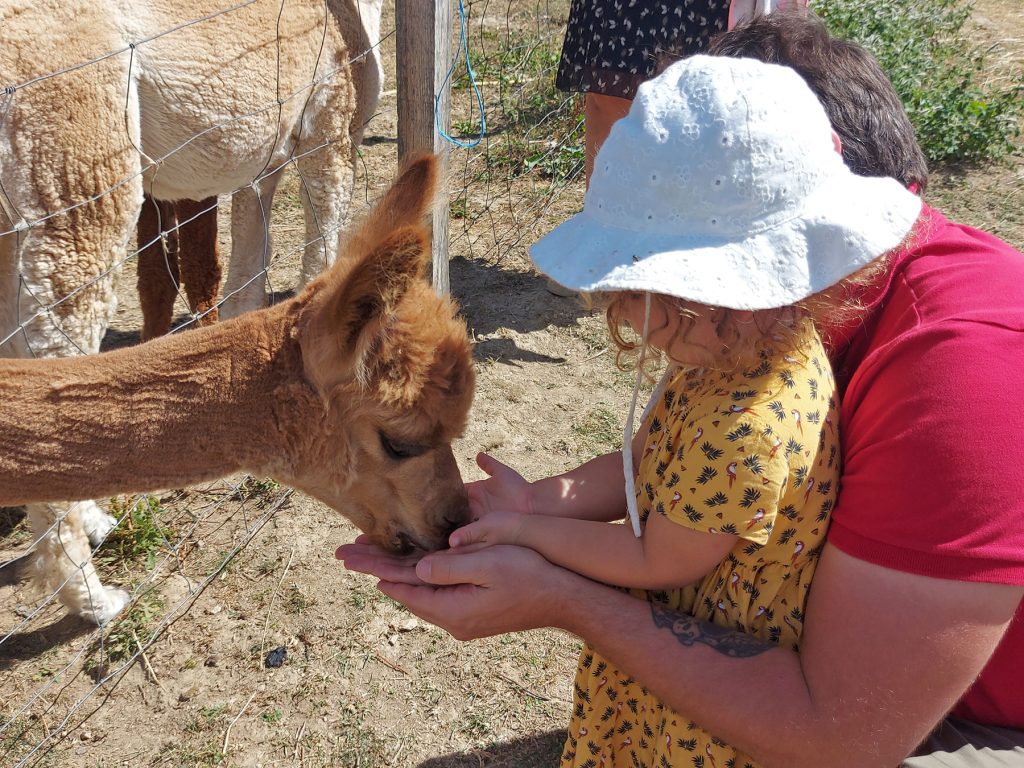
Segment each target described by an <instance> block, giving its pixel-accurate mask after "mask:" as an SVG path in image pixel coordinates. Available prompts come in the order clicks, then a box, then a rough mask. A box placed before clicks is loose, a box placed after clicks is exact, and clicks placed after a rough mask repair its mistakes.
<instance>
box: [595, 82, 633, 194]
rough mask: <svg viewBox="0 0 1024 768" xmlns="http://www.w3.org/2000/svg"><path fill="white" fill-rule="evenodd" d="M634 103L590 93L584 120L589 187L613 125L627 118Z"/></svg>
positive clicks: (616, 97) (615, 97)
mask: <svg viewBox="0 0 1024 768" xmlns="http://www.w3.org/2000/svg"><path fill="white" fill-rule="evenodd" d="M632 103H633V102H631V101H630V100H629V99H620V98H619V97H618V96H605V95H603V94H600V93H588V94H587V96H586V106H585V111H584V120H585V125H586V129H587V186H588V187H589V186H590V176H591V175H592V174H593V172H594V158H595V157H597V151H598V150H599V149H600V148H601V145H602V144H604V140H605V139H607V138H608V134H609V133H610V132H611V130H612V124H613V123H614V122H615V121H616V120H618V119H619V118H622V117H625V116H626V114H627V113H628V112H629V107H630V105H631V104H632Z"/></svg>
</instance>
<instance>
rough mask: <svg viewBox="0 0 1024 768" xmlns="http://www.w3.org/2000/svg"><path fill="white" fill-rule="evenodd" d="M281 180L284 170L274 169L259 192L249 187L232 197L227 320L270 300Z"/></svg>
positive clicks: (222, 310)
mask: <svg viewBox="0 0 1024 768" xmlns="http://www.w3.org/2000/svg"><path fill="white" fill-rule="evenodd" d="M280 180H281V173H280V172H278V173H274V174H272V175H270V176H268V177H267V178H265V179H263V180H262V181H260V183H259V192H258V193H257V191H256V190H254V189H252V188H251V187H249V188H246V189H243V190H241V191H239V192H236V193H235V196H234V197H233V198H232V199H231V262H230V264H229V265H228V276H227V279H226V280H225V281H224V288H223V289H222V290H221V296H223V297H224V300H223V302H222V303H221V305H220V317H221V319H223V320H227V319H230V318H232V317H238V316H239V315H240V314H242V313H243V312H248V311H250V310H253V309H260V308H261V307H263V306H265V305H266V303H267V296H266V288H267V272H266V270H267V269H268V268H269V266H270V259H271V257H272V256H273V243H272V242H271V238H270V230H269V226H270V206H271V204H272V203H273V200H274V192H275V191H276V190H277V184H278V182H279V181H280Z"/></svg>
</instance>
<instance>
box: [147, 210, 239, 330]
mask: <svg viewBox="0 0 1024 768" xmlns="http://www.w3.org/2000/svg"><path fill="white" fill-rule="evenodd" d="M161 232H166V233H167V236H166V238H163V237H161V236H160V233H161ZM138 243H139V257H138V265H137V267H136V275H137V278H138V279H137V285H138V289H139V304H140V306H141V309H142V331H141V333H140V337H141V339H142V341H148V340H149V339H153V338H156V337H157V336H163V335H164V334H165V333H167V332H168V331H170V330H171V320H172V319H173V317H174V300H175V299H176V298H177V296H178V291H179V290H180V289H182V288H184V290H185V297H186V299H187V300H188V308H189V311H190V312H192V313H193V314H194V315H195V316H196V324H197V325H198V326H199V327H203V326H205V325H213V323H215V322H217V318H218V316H219V311H218V308H217V293H218V291H219V290H220V277H221V268H220V253H219V249H218V248H217V198H216V197H208V198H206V199H205V200H200V201H199V202H196V201H194V200H178V201H176V202H173V203H172V202H168V201H166V200H154V199H153V198H152V197H150V196H149V195H146V196H145V198H144V199H143V201H142V209H141V210H140V211H139V224H138Z"/></svg>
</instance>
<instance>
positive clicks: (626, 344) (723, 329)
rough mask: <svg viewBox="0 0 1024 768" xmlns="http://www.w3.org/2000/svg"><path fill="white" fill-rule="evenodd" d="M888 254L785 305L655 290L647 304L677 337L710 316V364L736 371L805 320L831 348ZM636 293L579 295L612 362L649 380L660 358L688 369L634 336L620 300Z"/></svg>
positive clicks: (857, 312)
mask: <svg viewBox="0 0 1024 768" xmlns="http://www.w3.org/2000/svg"><path fill="white" fill-rule="evenodd" d="M892 253H893V252H892V251H890V252H889V253H887V254H884V255H882V256H880V257H878V258H877V259H875V260H874V261H872V262H871V263H870V264H868V265H867V266H865V267H863V268H862V269H860V270H859V271H857V272H855V273H853V274H852V275H850V276H848V277H846V278H845V279H843V280H841V281H840V282H838V283H836V284H835V285H833V286H831V287H829V288H827V289H826V290H824V291H821V292H819V293H816V294H813V295H812V296H809V297H808V298H806V299H804V300H803V301H800V302H798V303H796V304H791V305H788V306H785V307H776V308H772V309H758V310H752V311H751V310H748V311H739V310H735V309H729V308H726V307H717V306H710V305H707V304H699V303H697V302H694V301H688V300H686V299H680V298H677V297H675V296H668V295H665V294H657V293H652V294H651V303H652V305H653V304H654V303H655V302H656V303H658V304H659V305H660V306H661V308H662V309H663V310H664V312H665V314H666V316H667V317H678V318H679V328H678V331H677V333H678V335H679V336H680V337H681V338H682V339H685V338H686V337H687V336H688V335H689V333H690V332H691V331H692V330H693V327H694V323H695V320H696V319H697V318H698V317H701V316H708V315H710V319H711V321H712V322H713V323H714V325H715V334H716V336H717V337H718V339H719V341H720V342H721V346H720V348H719V349H718V350H709V351H710V352H711V353H712V355H713V357H714V360H715V364H714V366H713V367H714V368H715V369H716V370H721V371H723V372H731V371H736V370H738V369H740V368H741V367H746V366H749V365H751V364H753V363H755V362H756V360H757V358H758V356H759V355H760V353H761V352H762V351H763V350H764V349H765V348H767V347H769V346H776V345H779V344H781V345H782V346H785V347H788V346H789V344H788V342H789V341H791V340H792V339H794V338H796V337H797V336H798V335H800V332H801V331H803V330H804V329H805V327H806V324H807V323H811V324H813V326H814V328H815V329H816V330H817V331H818V334H819V336H820V337H821V339H822V342H823V344H824V345H825V346H826V348H829V347H830V346H832V341H833V339H834V337H835V335H836V333H837V332H838V331H839V330H841V329H843V328H846V327H848V326H849V325H851V324H852V323H854V322H856V320H857V319H858V317H860V316H861V315H863V314H864V313H865V312H866V311H867V308H868V304H869V301H868V299H869V294H870V293H871V289H872V288H874V287H876V286H877V285H878V284H879V282H880V281H881V280H882V279H883V278H884V277H885V275H886V274H887V270H888V267H889V264H890V263H891V260H892V259H891V256H892ZM636 295H638V294H637V293H635V292H633V293H630V292H623V293H619V292H616V293H604V294H593V295H589V296H585V297H584V298H585V300H586V301H587V304H588V306H591V307H603V309H604V312H605V320H606V322H607V324H608V331H609V333H610V334H611V337H612V342H613V343H614V344H615V347H616V354H615V364H616V366H617V367H618V368H619V369H621V370H627V369H629V368H631V367H633V366H639V367H640V368H641V369H642V370H643V371H644V373H645V374H646V375H647V377H648V378H652V375H651V371H653V370H654V369H655V368H656V367H657V366H658V365H659V364H660V362H661V360H662V359H663V358H667V359H668V360H669V361H670V362H672V363H675V364H677V365H682V366H684V367H687V366H688V365H689V364H688V363H684V362H683V361H678V360H673V359H672V358H671V356H670V355H668V354H667V353H666V352H665V351H664V350H659V349H654V348H652V347H650V346H649V345H646V344H644V343H643V340H642V339H640V338H639V336H638V334H639V329H633V328H632V327H631V326H630V325H629V323H628V322H627V321H626V319H625V303H626V301H628V300H630V299H631V298H632V297H633V296H636Z"/></svg>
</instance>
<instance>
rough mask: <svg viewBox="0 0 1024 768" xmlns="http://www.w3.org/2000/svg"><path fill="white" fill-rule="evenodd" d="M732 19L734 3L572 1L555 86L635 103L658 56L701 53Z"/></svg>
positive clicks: (698, 0)
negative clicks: (642, 84) (635, 97)
mask: <svg viewBox="0 0 1024 768" xmlns="http://www.w3.org/2000/svg"><path fill="white" fill-rule="evenodd" d="M728 19H729V0H677V1H676V2H669V1H668V0H665V1H664V2H662V1H661V0H573V2H572V7H571V9H570V11H569V22H568V25H567V26H566V30H565V41H564V42H563V44H562V59H561V61H560V62H559V65H558V75H557V77H556V78H555V85H556V86H557V87H558V88H559V89H560V90H563V91H572V92H584V93H585V92H588V91H592V92H594V93H601V94H604V95H606V96H619V97H622V98H625V99H632V98H633V96H634V95H636V89H637V86H638V85H640V83H642V82H643V81H644V80H648V79H650V78H651V77H652V76H653V75H654V74H655V69H656V67H657V65H658V59H659V56H661V55H662V54H667V55H670V56H674V57H679V56H689V55H691V54H694V53H699V52H700V51H702V50H704V48H705V47H706V46H707V44H708V41H709V40H710V39H711V38H712V37H713V36H714V35H716V34H718V33H719V32H722V31H724V30H725V28H726V24H727V22H728Z"/></svg>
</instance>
